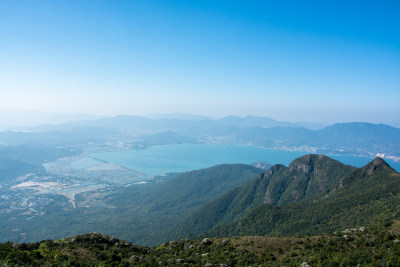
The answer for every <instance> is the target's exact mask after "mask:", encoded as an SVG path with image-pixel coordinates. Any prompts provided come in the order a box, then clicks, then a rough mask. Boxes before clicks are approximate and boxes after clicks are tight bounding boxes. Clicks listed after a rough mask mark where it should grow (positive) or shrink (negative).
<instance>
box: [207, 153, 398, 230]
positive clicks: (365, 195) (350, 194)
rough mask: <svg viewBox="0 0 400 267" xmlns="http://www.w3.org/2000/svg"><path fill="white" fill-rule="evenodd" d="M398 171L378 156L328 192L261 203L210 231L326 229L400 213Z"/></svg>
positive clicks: (364, 222) (347, 175)
mask: <svg viewBox="0 0 400 267" xmlns="http://www.w3.org/2000/svg"><path fill="white" fill-rule="evenodd" d="M399 192H400V174H399V173H397V172H396V171H395V170H393V169H392V168H391V167H390V166H389V165H387V163H386V162H384V161H383V160H382V159H380V158H377V159H375V160H373V161H372V162H370V163H369V164H367V165H366V166H364V167H363V168H359V169H355V170H353V171H350V172H349V173H348V174H346V175H345V176H344V177H343V178H342V179H341V180H340V181H339V183H338V184H337V185H336V186H335V187H333V188H332V189H330V190H329V191H327V192H324V193H321V194H317V195H315V196H314V197H312V198H310V199H305V200H303V201H299V202H295V203H292V204H288V205H285V206H273V205H271V204H261V205H259V206H257V207H256V208H254V209H253V210H251V211H250V212H249V213H248V214H247V215H245V216H244V217H243V218H241V219H239V220H237V221H236V222H234V223H231V224H229V225H224V226H220V227H215V228H214V229H212V230H211V231H210V232H208V233H207V234H209V235H212V236H214V235H216V236H219V235H277V234H282V235H294V234H312V233H323V232H325V233H329V232H333V231H336V230H338V229H344V228H352V227H358V226H363V225H366V224H368V223H370V222H372V221H374V220H377V219H383V218H399V217H400V209H399V203H400V196H399Z"/></svg>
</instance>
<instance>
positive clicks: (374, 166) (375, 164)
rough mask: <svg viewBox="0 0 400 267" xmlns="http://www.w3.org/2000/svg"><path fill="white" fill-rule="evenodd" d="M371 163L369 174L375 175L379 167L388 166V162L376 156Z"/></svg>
mask: <svg viewBox="0 0 400 267" xmlns="http://www.w3.org/2000/svg"><path fill="white" fill-rule="evenodd" d="M371 163H372V164H370V166H369V168H368V170H367V173H368V175H373V174H375V172H376V171H377V170H378V169H382V167H385V166H387V163H386V162H385V161H384V160H383V159H381V158H375V159H374V160H373V161H372V162H371Z"/></svg>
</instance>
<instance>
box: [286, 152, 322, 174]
mask: <svg viewBox="0 0 400 267" xmlns="http://www.w3.org/2000/svg"><path fill="white" fill-rule="evenodd" d="M325 158H327V157H326V156H324V155H315V154H308V155H304V156H302V157H299V158H297V159H295V160H294V161H292V163H290V165H289V170H290V172H302V173H311V172H313V171H314V165H315V163H316V162H318V161H322V160H323V159H325Z"/></svg>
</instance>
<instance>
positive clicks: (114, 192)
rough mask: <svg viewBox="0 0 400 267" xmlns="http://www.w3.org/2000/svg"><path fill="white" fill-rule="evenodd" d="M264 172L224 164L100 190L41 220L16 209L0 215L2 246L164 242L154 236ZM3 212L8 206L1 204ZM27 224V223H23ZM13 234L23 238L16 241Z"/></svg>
mask: <svg viewBox="0 0 400 267" xmlns="http://www.w3.org/2000/svg"><path fill="white" fill-rule="evenodd" d="M261 172H262V170H261V169H258V168H255V167H252V166H249V165H245V164H225V165H218V166H214V167H210V168H206V169H201V170H196V171H190V172H186V173H182V174H175V176H173V177H172V178H168V179H166V180H162V181H153V182H148V183H146V184H138V185H133V186H129V187H120V188H111V189H100V190H93V191H88V192H85V193H81V194H77V195H75V198H74V201H75V205H76V208H74V207H73V206H72V205H71V204H70V203H69V202H68V199H67V198H65V197H63V196H59V197H58V198H57V199H56V198H55V196H54V195H51V196H47V195H42V196H41V197H42V198H45V197H48V198H49V199H50V197H51V199H53V201H50V202H49V203H47V205H46V212H45V214H43V215H42V216H37V217H35V218H33V219H28V218H29V217H30V216H29V215H24V214H21V211H20V210H19V209H13V210H11V211H9V212H3V213H0V227H2V229H4V231H2V232H1V235H0V240H1V241H3V242H4V241H7V240H14V241H18V242H22V241H23V242H32V241H38V240H41V239H43V238H52V239H54V238H63V237H65V236H71V235H76V234H78V233H85V232H92V231H96V232H102V233H107V234H111V235H115V236H119V237H121V238H123V239H125V240H130V241H134V242H135V243H140V244H155V243H161V242H164V241H165V240H164V239H162V236H161V235H159V234H158V233H159V232H160V231H161V229H164V228H167V227H171V226H172V225H173V224H174V223H176V222H177V221H179V220H180V219H181V218H184V217H186V216H188V215H189V214H191V213H193V212H194V211H195V210H197V209H198V208H200V207H201V206H202V205H204V204H206V203H207V202H209V201H211V200H213V199H215V198H217V197H218V196H220V195H222V194H224V193H226V192H228V191H230V190H232V189H233V188H236V187H238V186H241V185H243V184H245V183H247V182H248V181H250V180H251V179H253V178H254V177H256V176H257V175H259V174H260V173H261ZM4 205H5V206H4V210H5V209H9V206H8V205H9V204H8V203H7V202H6V203H5V204H4ZM27 219H28V220H27ZM12 229H19V230H20V232H22V233H26V234H25V235H22V236H21V235H19V233H17V232H13V231H11V230H12Z"/></svg>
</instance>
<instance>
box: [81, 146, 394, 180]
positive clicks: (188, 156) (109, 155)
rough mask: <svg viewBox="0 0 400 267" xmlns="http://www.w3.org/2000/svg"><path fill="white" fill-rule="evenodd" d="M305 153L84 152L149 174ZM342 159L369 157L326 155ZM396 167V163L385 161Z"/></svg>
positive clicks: (359, 162) (227, 149)
mask: <svg viewBox="0 0 400 267" xmlns="http://www.w3.org/2000/svg"><path fill="white" fill-rule="evenodd" d="M305 154H308V153H307V152H300V151H286V150H274V149H265V148H260V147H256V146H249V145H234V144H179V145H165V146H158V147H151V148H148V149H143V150H125V151H114V152H105V153H94V154H89V155H88V156H90V157H92V158H94V159H99V160H102V161H106V162H110V163H114V164H116V165H119V166H123V167H125V168H129V169H132V170H136V171H139V172H143V173H145V174H147V175H150V176H155V175H163V174H166V173H172V172H186V171H191V170H197V169H202V168H207V167H211V166H214V165H218V164H224V163H229V164H231V163H244V164H250V163H253V162H256V161H265V162H268V163H270V164H278V163H279V164H283V165H285V166H288V165H289V164H290V162H292V161H293V160H294V159H296V158H298V157H300V156H302V155H305ZM328 156H330V157H332V158H334V159H336V160H338V161H340V162H342V163H345V164H349V165H352V166H356V167H362V166H364V165H366V164H367V163H368V162H370V161H371V160H372V158H367V157H358V156H351V155H328ZM387 162H388V163H389V165H391V166H392V168H394V169H396V170H397V171H399V170H400V163H399V162H394V161H390V160H388V161H387Z"/></svg>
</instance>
